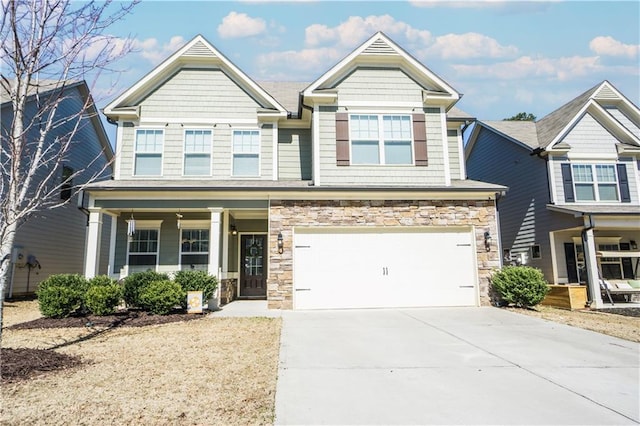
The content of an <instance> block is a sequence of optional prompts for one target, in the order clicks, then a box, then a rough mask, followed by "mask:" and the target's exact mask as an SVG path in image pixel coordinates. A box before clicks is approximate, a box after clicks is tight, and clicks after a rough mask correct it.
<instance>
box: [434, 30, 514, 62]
mask: <svg viewBox="0 0 640 426" xmlns="http://www.w3.org/2000/svg"><path fill="white" fill-rule="evenodd" d="M423 53H424V54H425V55H434V56H439V57H442V58H444V59H452V58H481V57H489V58H502V57H506V56H513V55H516V54H517V53H518V48H517V47H515V46H502V45H501V44H500V43H498V41H496V40H495V39H493V38H491V37H488V36H486V35H483V34H478V33H465V34H446V35H443V36H439V37H436V40H435V43H433V45H431V46H430V47H428V48H426V49H424V51H423Z"/></svg>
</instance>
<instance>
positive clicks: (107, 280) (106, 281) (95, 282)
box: [89, 275, 117, 287]
mask: <svg viewBox="0 0 640 426" xmlns="http://www.w3.org/2000/svg"><path fill="white" fill-rule="evenodd" d="M116 283H117V281H116V280H114V279H113V278H111V277H109V276H108V275H96V276H95V277H93V278H91V279H90V280H89V287H94V286H109V285H113V284H116Z"/></svg>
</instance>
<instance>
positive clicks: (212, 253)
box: [86, 33, 505, 309]
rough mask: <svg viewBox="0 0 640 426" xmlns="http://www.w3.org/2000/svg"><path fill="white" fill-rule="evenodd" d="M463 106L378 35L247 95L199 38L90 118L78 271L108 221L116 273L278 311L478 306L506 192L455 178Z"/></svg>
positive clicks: (245, 85)
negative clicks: (108, 150)
mask: <svg viewBox="0 0 640 426" xmlns="http://www.w3.org/2000/svg"><path fill="white" fill-rule="evenodd" d="M293 72H295V70H294V71H293ZM293 77H295V75H294V76H293ZM459 99H460V95H459V94H458V93H457V92H456V91H455V90H454V89H453V88H451V87H450V86H449V85H448V84H447V83H446V82H445V81H443V80H442V79H441V78H440V77H438V76H437V75H435V74H433V73H432V72H431V71H430V70H428V69H427V68H426V67H425V66H424V65H422V64H421V63H419V62H418V61H417V60H416V59H414V58H413V57H411V56H410V55H409V54H407V53H406V52H405V51H404V50H403V49H401V48H400V47H399V46H398V45H396V44H395V43H394V42H393V41H391V40H390V39H389V38H387V37H386V36H385V35H384V34H382V33H377V34H375V35H374V36H373V37H371V38H370V39H369V40H367V41H366V42H365V43H364V44H362V45H361V46H360V47H358V48H357V49H356V50H355V51H353V52H352V53H351V54H349V55H348V56H347V57H345V58H344V59H343V60H342V61H340V62H339V63H338V64H337V65H335V66H334V67H333V68H331V69H330V70H328V71H327V72H326V73H324V74H322V75H321V76H320V77H319V78H318V79H317V80H316V81H314V82H313V83H311V84H302V83H263V84H258V83H256V82H254V81H253V80H251V79H250V78H249V77H248V76H247V75H246V74H244V73H243V72H242V71H241V70H240V69H238V68H237V67H236V66H235V65H234V64H233V63H231V62H230V61H229V60H228V59H227V58H226V57H225V56H223V55H222V54H221V53H220V52H219V51H218V50H216V49H215V48H214V47H213V46H212V45H211V44H210V43H209V42H207V40H205V39H204V38H203V37H201V36H197V37H195V38H194V39H193V40H191V41H190V42H188V43H187V44H186V45H185V46H184V47H183V48H181V49H180V50H179V51H177V52H176V53H175V54H174V55H172V56H171V57H169V58H168V59H167V60H166V61H164V62H163V63H162V64H160V65H159V66H158V67H157V68H155V69H154V70H152V71H151V72H150V73H149V74H148V75H147V76H145V77H144V78H143V79H142V80H140V81H139V82H137V83H136V84H135V85H133V86H132V87H131V88H130V89H129V90H127V91H126V92H124V93H123V94H122V95H120V96H119V97H118V98H117V99H115V100H114V101H113V102H112V103H111V104H109V105H108V106H107V107H106V108H105V109H104V113H105V114H106V116H107V117H108V118H109V120H110V121H112V122H114V123H117V126H118V129H117V135H118V136H117V149H116V151H117V152H116V165H115V179H114V180H112V181H107V182H102V183H99V184H96V185H93V186H92V187H91V188H90V189H88V190H87V196H88V198H89V210H90V212H91V213H90V215H91V225H90V227H89V231H90V238H89V240H90V241H89V245H88V255H87V265H86V274H87V276H92V275H94V274H95V273H96V265H97V264H98V263H97V262H96V259H97V256H98V254H99V253H100V251H99V250H98V247H99V244H100V241H99V239H97V238H95V237H92V236H91V235H97V234H98V233H97V225H98V224H99V223H100V220H101V218H102V217H104V216H111V217H113V218H114V220H113V222H112V230H111V235H112V236H113V237H114V238H113V240H112V241H113V242H114V244H112V245H111V247H110V251H109V258H110V269H111V270H112V271H114V272H115V273H116V275H118V276H120V277H122V276H126V275H128V274H131V273H133V272H135V271H141V270H146V269H152V270H157V271H161V272H167V273H171V272H174V271H176V270H180V269H202V270H208V271H209V272H210V273H212V274H215V275H216V276H218V277H220V278H221V279H223V280H225V282H232V283H233V285H234V287H235V289H236V291H237V295H238V297H241V298H262V299H265V298H266V299H267V300H268V306H269V307H270V308H276V309H292V308H295V309H305V308H352V307H386V306H394V307H406V306H475V305H479V304H481V303H485V304H486V303H489V295H488V278H487V277H488V274H489V272H490V270H491V269H492V268H493V267H496V266H498V265H499V253H498V252H497V249H496V248H497V246H496V241H497V224H496V211H495V199H496V196H497V194H500V193H501V192H502V191H504V190H505V188H504V187H502V186H500V185H491V184H485V183H481V182H475V181H468V180H466V179H465V170H464V161H463V148H462V138H461V131H460V129H461V126H462V125H463V124H464V123H465V122H467V121H469V120H472V117H470V116H468V115H466V114H465V113H463V112H461V111H460V110H458V109H456V108H455V107H454V104H455V103H456V102H457V101H458V100H459ZM92 232H93V233H92ZM490 237H493V243H492V242H491V238H490ZM485 244H486V246H485Z"/></svg>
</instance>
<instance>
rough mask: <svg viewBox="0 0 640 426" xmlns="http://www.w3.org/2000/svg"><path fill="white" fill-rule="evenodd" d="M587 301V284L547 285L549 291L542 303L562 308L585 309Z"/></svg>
mask: <svg viewBox="0 0 640 426" xmlns="http://www.w3.org/2000/svg"><path fill="white" fill-rule="evenodd" d="M586 303H587V286H584V285H549V293H547V296H546V297H545V298H544V300H543V301H542V303H541V304H542V305H547V306H554V307H556V308H563V309H570V310H574V309H585V308H586Z"/></svg>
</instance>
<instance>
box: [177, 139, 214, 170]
mask: <svg viewBox="0 0 640 426" xmlns="http://www.w3.org/2000/svg"><path fill="white" fill-rule="evenodd" d="M198 130H201V131H205V132H207V131H208V132H211V137H210V139H209V173H208V174H205V175H187V174H185V161H186V159H187V132H189V131H198ZM190 154H195V153H190ZM212 174H213V129H210V128H204V127H188V128H185V129H184V131H183V132H182V177H184V178H186V179H197V178H202V177H211V175H212Z"/></svg>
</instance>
